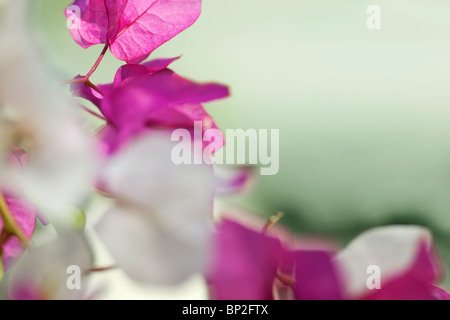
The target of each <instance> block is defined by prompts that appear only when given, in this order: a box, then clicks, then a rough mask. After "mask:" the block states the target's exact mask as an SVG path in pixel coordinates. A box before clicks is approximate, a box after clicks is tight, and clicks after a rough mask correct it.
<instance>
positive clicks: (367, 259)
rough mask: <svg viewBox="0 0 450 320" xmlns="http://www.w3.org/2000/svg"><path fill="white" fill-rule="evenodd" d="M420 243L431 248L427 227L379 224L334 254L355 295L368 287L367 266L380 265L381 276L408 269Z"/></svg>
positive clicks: (390, 276)
mask: <svg viewBox="0 0 450 320" xmlns="http://www.w3.org/2000/svg"><path fill="white" fill-rule="evenodd" d="M421 244H426V245H429V246H430V247H431V245H432V237H431V234H430V232H429V231H428V229H426V228H424V227H420V226H400V225H398V226H388V227H378V228H374V229H370V230H368V231H366V232H363V233H362V234H361V235H359V236H358V237H356V238H355V239H354V240H353V241H352V242H350V244H349V245H348V246H347V247H346V248H345V249H344V250H342V251H341V252H340V253H339V255H338V257H337V262H338V264H339V266H341V267H342V271H343V272H344V276H345V280H347V288H348V290H349V293H351V294H352V295H353V296H358V295H360V294H362V293H363V292H365V291H366V290H367V286H366V281H367V278H368V274H367V268H368V267H370V266H377V267H379V269H380V270H381V276H382V278H383V279H390V278H394V277H395V276H398V275H400V274H402V273H403V272H405V271H407V270H408V268H410V267H411V265H412V264H413V262H414V259H415V258H417V254H418V253H419V248H420V245H421Z"/></svg>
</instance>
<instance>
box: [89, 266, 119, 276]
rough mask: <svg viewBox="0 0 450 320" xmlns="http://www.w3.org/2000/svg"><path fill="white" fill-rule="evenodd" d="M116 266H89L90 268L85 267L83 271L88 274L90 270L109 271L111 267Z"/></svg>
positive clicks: (114, 267)
mask: <svg viewBox="0 0 450 320" xmlns="http://www.w3.org/2000/svg"><path fill="white" fill-rule="evenodd" d="M116 268H117V266H107V267H91V268H89V269H87V270H86V271H85V273H87V274H89V273H92V272H103V271H110V270H113V269H116Z"/></svg>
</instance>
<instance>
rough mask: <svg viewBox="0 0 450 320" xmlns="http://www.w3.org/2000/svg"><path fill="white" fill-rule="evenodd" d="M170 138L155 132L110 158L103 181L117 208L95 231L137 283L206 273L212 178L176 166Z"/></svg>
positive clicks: (200, 168)
mask: <svg viewBox="0 0 450 320" xmlns="http://www.w3.org/2000/svg"><path fill="white" fill-rule="evenodd" d="M173 146H174V143H173V142H171V141H170V135H168V134H164V133H154V132H153V133H151V134H148V135H146V136H143V137H141V138H139V139H138V140H137V141H135V142H133V143H132V144H131V145H129V146H127V147H126V148H125V149H124V150H121V151H120V152H119V153H118V154H117V155H115V156H113V157H112V159H110V161H109V163H108V164H107V165H106V168H105V170H104V174H103V176H102V179H103V181H104V182H105V184H106V186H107V189H108V191H109V192H111V193H112V194H113V195H114V196H116V197H117V199H118V201H117V202H118V203H117V206H116V208H113V209H112V210H111V211H110V212H108V213H107V214H106V215H105V217H104V218H103V219H102V220H101V221H100V222H99V224H98V226H97V230H98V232H99V236H100V237H101V238H102V239H103V240H104V242H105V243H106V245H107V247H108V248H109V250H110V251H111V254H112V255H113V257H114V258H115V259H116V261H117V263H118V264H119V265H120V266H121V267H122V268H123V269H124V270H125V271H126V272H127V273H128V274H129V275H130V276H132V277H133V278H135V279H138V280H142V281H146V282H152V283H160V284H166V283H167V284H172V283H176V282H179V281H181V280H183V279H185V278H186V277H187V276H188V275H190V274H192V273H194V272H199V271H202V269H203V266H204V264H205V253H206V252H207V251H208V242H209V241H208V240H209V235H210V230H209V227H210V223H211V219H212V200H213V195H214V175H213V170H212V167H211V166H208V165H175V164H173V162H172V160H171V152H172V148H173Z"/></svg>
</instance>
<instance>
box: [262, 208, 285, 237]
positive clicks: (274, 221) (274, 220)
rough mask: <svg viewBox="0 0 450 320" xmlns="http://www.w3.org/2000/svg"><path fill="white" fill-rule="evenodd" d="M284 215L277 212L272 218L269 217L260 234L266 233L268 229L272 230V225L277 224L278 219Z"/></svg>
mask: <svg viewBox="0 0 450 320" xmlns="http://www.w3.org/2000/svg"><path fill="white" fill-rule="evenodd" d="M283 215H284V213H283V212H281V211H278V212H277V213H275V214H274V215H273V216H271V217H270V218H269V219H268V220H267V222H266V224H265V225H264V227H263V229H262V233H263V234H265V233H267V231H269V230H270V228H272V227H273V226H274V225H276V224H277V223H278V221H280V219H281V218H282V217H283Z"/></svg>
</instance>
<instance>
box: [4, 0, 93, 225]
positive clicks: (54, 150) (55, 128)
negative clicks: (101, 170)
mask: <svg viewBox="0 0 450 320" xmlns="http://www.w3.org/2000/svg"><path fill="white" fill-rule="evenodd" d="M28 9H29V1H26V0H14V1H10V2H8V3H7V6H6V7H5V12H4V20H3V22H4V23H3V25H2V26H1V28H0V47H1V48H2V50H1V51H0V158H1V160H3V161H2V163H1V164H0V185H1V186H2V187H8V188H12V189H18V190H20V191H24V192H25V193H26V194H27V195H28V196H29V197H30V199H31V200H32V201H33V202H34V203H36V204H37V205H38V206H39V207H40V208H41V209H42V210H43V211H44V213H45V214H49V215H50V216H52V215H55V214H60V213H62V212H65V211H66V210H67V209H68V206H69V205H74V204H78V202H80V201H81V200H82V199H83V196H84V195H85V192H86V191H87V190H88V186H89V183H91V182H92V177H93V174H94V165H95V160H94V152H93V144H92V142H91V140H90V138H89V137H88V135H87V133H86V132H85V131H84V128H83V127H82V126H81V121H80V119H79V117H78V114H77V109H76V106H75V105H73V104H72V103H71V102H70V101H69V100H68V98H66V97H64V96H63V95H62V93H61V88H60V87H59V86H58V82H57V81H56V79H54V78H53V77H52V75H51V74H50V73H49V72H48V68H45V66H44V63H43V59H42V58H41V57H40V56H39V55H38V54H37V49H36V48H35V47H34V46H33V39H32V38H31V36H30V33H31V32H30V29H29V27H28V23H27V22H28V20H29V17H28ZM60 82H61V84H62V81H60ZM11 145H18V146H21V147H23V148H24V149H25V150H26V151H27V152H28V153H29V155H30V158H31V162H30V164H29V166H28V167H27V168H25V170H24V171H21V172H20V173H19V172H17V171H14V170H11V168H9V167H8V166H7V164H6V158H7V154H8V151H9V148H10V147H11Z"/></svg>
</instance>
